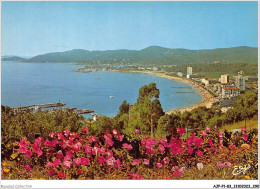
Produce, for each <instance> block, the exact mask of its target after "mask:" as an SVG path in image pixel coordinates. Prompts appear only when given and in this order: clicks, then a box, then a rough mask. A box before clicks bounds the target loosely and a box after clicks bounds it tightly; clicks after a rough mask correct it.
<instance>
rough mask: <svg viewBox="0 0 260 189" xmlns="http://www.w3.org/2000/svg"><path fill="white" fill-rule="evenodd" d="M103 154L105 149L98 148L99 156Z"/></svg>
mask: <svg viewBox="0 0 260 189" xmlns="http://www.w3.org/2000/svg"><path fill="white" fill-rule="evenodd" d="M105 152H106V149H105V148H103V147H102V148H99V149H98V150H97V153H98V154H100V155H102V156H103V155H104V154H105Z"/></svg>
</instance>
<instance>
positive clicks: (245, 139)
mask: <svg viewBox="0 0 260 189" xmlns="http://www.w3.org/2000/svg"><path fill="white" fill-rule="evenodd" d="M243 139H244V141H247V139H248V136H247V134H246V133H244V134H243Z"/></svg>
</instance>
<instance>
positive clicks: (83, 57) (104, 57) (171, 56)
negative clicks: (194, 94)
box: [2, 46, 258, 65]
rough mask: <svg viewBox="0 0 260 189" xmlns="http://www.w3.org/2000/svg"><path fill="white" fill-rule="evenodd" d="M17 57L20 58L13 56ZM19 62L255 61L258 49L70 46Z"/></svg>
mask: <svg viewBox="0 0 260 189" xmlns="http://www.w3.org/2000/svg"><path fill="white" fill-rule="evenodd" d="M15 57H16V59H18V58H19V57H17V56H15ZM12 59H13V57H11V58H2V60H4V61H8V60H9V61H15V60H12ZM20 61H22V62H35V63H37V62H53V63H55V62H86V63H93V64H94V63H95V62H99V64H100V63H110V64H115V63H118V62H121V63H122V62H129V63H134V64H144V65H146V64H155V65H158V64H159V65H162V64H165V65H169V64H185V63H195V64H199V63H214V62H222V63H225V62H228V63H241V62H242V63H243V62H246V63H258V48H257V47H248V46H238V47H230V48H216V49H203V50H189V49H183V48H178V49H171V48H165V47H160V46H150V47H146V48H144V49H141V50H127V49H119V50H105V51H97V50H94V51H89V50H85V49H72V50H69V51H63V52H50V53H45V54H41V55H37V56H34V57H31V58H29V59H24V58H21V59H20Z"/></svg>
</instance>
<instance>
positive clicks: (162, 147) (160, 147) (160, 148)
mask: <svg viewBox="0 0 260 189" xmlns="http://www.w3.org/2000/svg"><path fill="white" fill-rule="evenodd" d="M158 149H159V151H160V152H163V151H164V150H165V148H164V146H163V145H162V144H159V147H158Z"/></svg>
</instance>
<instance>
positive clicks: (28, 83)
mask: <svg viewBox="0 0 260 189" xmlns="http://www.w3.org/2000/svg"><path fill="white" fill-rule="evenodd" d="M81 67H83V66H82V65H75V64H73V63H20V62H2V63H1V104H2V105H7V106H10V107H19V106H27V105H32V104H46V103H55V102H62V103H65V104H66V106H65V107H68V108H77V109H92V110H94V111H95V113H97V114H101V115H106V116H115V115H116V114H117V113H118V112H119V106H120V105H121V104H122V102H123V101H124V100H126V101H127V102H128V103H130V104H134V103H136V100H137V98H138V91H139V88H141V87H142V86H143V85H148V84H149V83H152V82H154V83H156V85H157V88H158V89H159V90H160V98H159V100H160V102H161V105H162V107H163V110H164V111H167V110H172V109H177V108H182V107H186V106H190V105H193V104H197V103H199V102H200V101H201V100H202V99H203V98H202V96H201V95H200V94H198V93H197V91H196V90H195V89H193V88H189V87H190V86H189V85H188V84H186V83H182V82H177V81H172V80H169V79H166V78H162V77H158V76H154V75H150V74H143V73H130V72H114V71H92V72H89V73H81V72H74V71H73V70H74V69H76V68H81ZM84 116H85V117H86V118H88V117H91V116H90V115H84Z"/></svg>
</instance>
